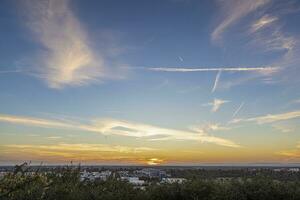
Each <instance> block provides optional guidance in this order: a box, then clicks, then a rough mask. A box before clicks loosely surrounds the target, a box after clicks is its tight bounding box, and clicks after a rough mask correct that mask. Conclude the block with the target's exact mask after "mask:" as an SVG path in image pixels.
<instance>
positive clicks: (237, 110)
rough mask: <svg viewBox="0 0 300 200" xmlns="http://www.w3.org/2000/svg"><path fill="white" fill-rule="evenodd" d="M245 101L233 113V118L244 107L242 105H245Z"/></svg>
mask: <svg viewBox="0 0 300 200" xmlns="http://www.w3.org/2000/svg"><path fill="white" fill-rule="evenodd" d="M244 104H245V102H242V103H241V105H240V106H239V107H238V108H237V109H236V111H235V112H234V113H233V115H232V118H234V117H235V116H236V115H237V114H238V113H239V112H240V110H241V109H242V107H243V106H244Z"/></svg>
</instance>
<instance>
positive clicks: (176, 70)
mask: <svg viewBox="0 0 300 200" xmlns="http://www.w3.org/2000/svg"><path fill="white" fill-rule="evenodd" d="M145 69H147V70H150V71H161V72H210V71H269V72H274V71H277V70H278V67H217V68H174V67H150V68H145Z"/></svg>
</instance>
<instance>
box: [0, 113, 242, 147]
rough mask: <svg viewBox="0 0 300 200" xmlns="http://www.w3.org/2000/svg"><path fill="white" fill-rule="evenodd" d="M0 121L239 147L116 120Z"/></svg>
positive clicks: (202, 134)
mask: <svg viewBox="0 0 300 200" xmlns="http://www.w3.org/2000/svg"><path fill="white" fill-rule="evenodd" d="M0 121H2V122H8V123H13V124H21V125H26V126H39V127H44V128H67V129H73V130H81V131H89V132H95V133H100V134H103V135H118V136H126V137H136V138H144V139H149V140H191V141H198V142H206V143H213V144H217V145H221V146H227V147H240V145H238V144H236V143H234V142H233V141H230V140H227V139H223V138H219V137H215V136H211V135H208V134H207V133H205V132H203V131H202V132H199V131H198V132H195V131H194V130H176V129H168V128H161V127H157V126H152V125H148V124H143V123H136V122H129V121H125V120H116V119H95V120H92V121H90V123H85V124H84V123H78V122H70V121H65V122H62V121H55V120H47V119H39V118H28V117H19V116H8V115H0Z"/></svg>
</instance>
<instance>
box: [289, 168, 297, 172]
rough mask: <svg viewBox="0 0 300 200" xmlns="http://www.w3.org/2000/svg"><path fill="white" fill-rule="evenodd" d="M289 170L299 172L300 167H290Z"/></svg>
mask: <svg viewBox="0 0 300 200" xmlns="http://www.w3.org/2000/svg"><path fill="white" fill-rule="evenodd" d="M288 171H289V172H299V168H289V169H288Z"/></svg>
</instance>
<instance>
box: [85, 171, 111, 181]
mask: <svg viewBox="0 0 300 200" xmlns="http://www.w3.org/2000/svg"><path fill="white" fill-rule="evenodd" d="M110 175H111V171H108V170H107V171H102V172H87V171H86V170H84V171H83V172H81V173H80V181H84V180H88V181H94V180H102V181H106V180H107V179H108V177H109V176H110Z"/></svg>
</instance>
